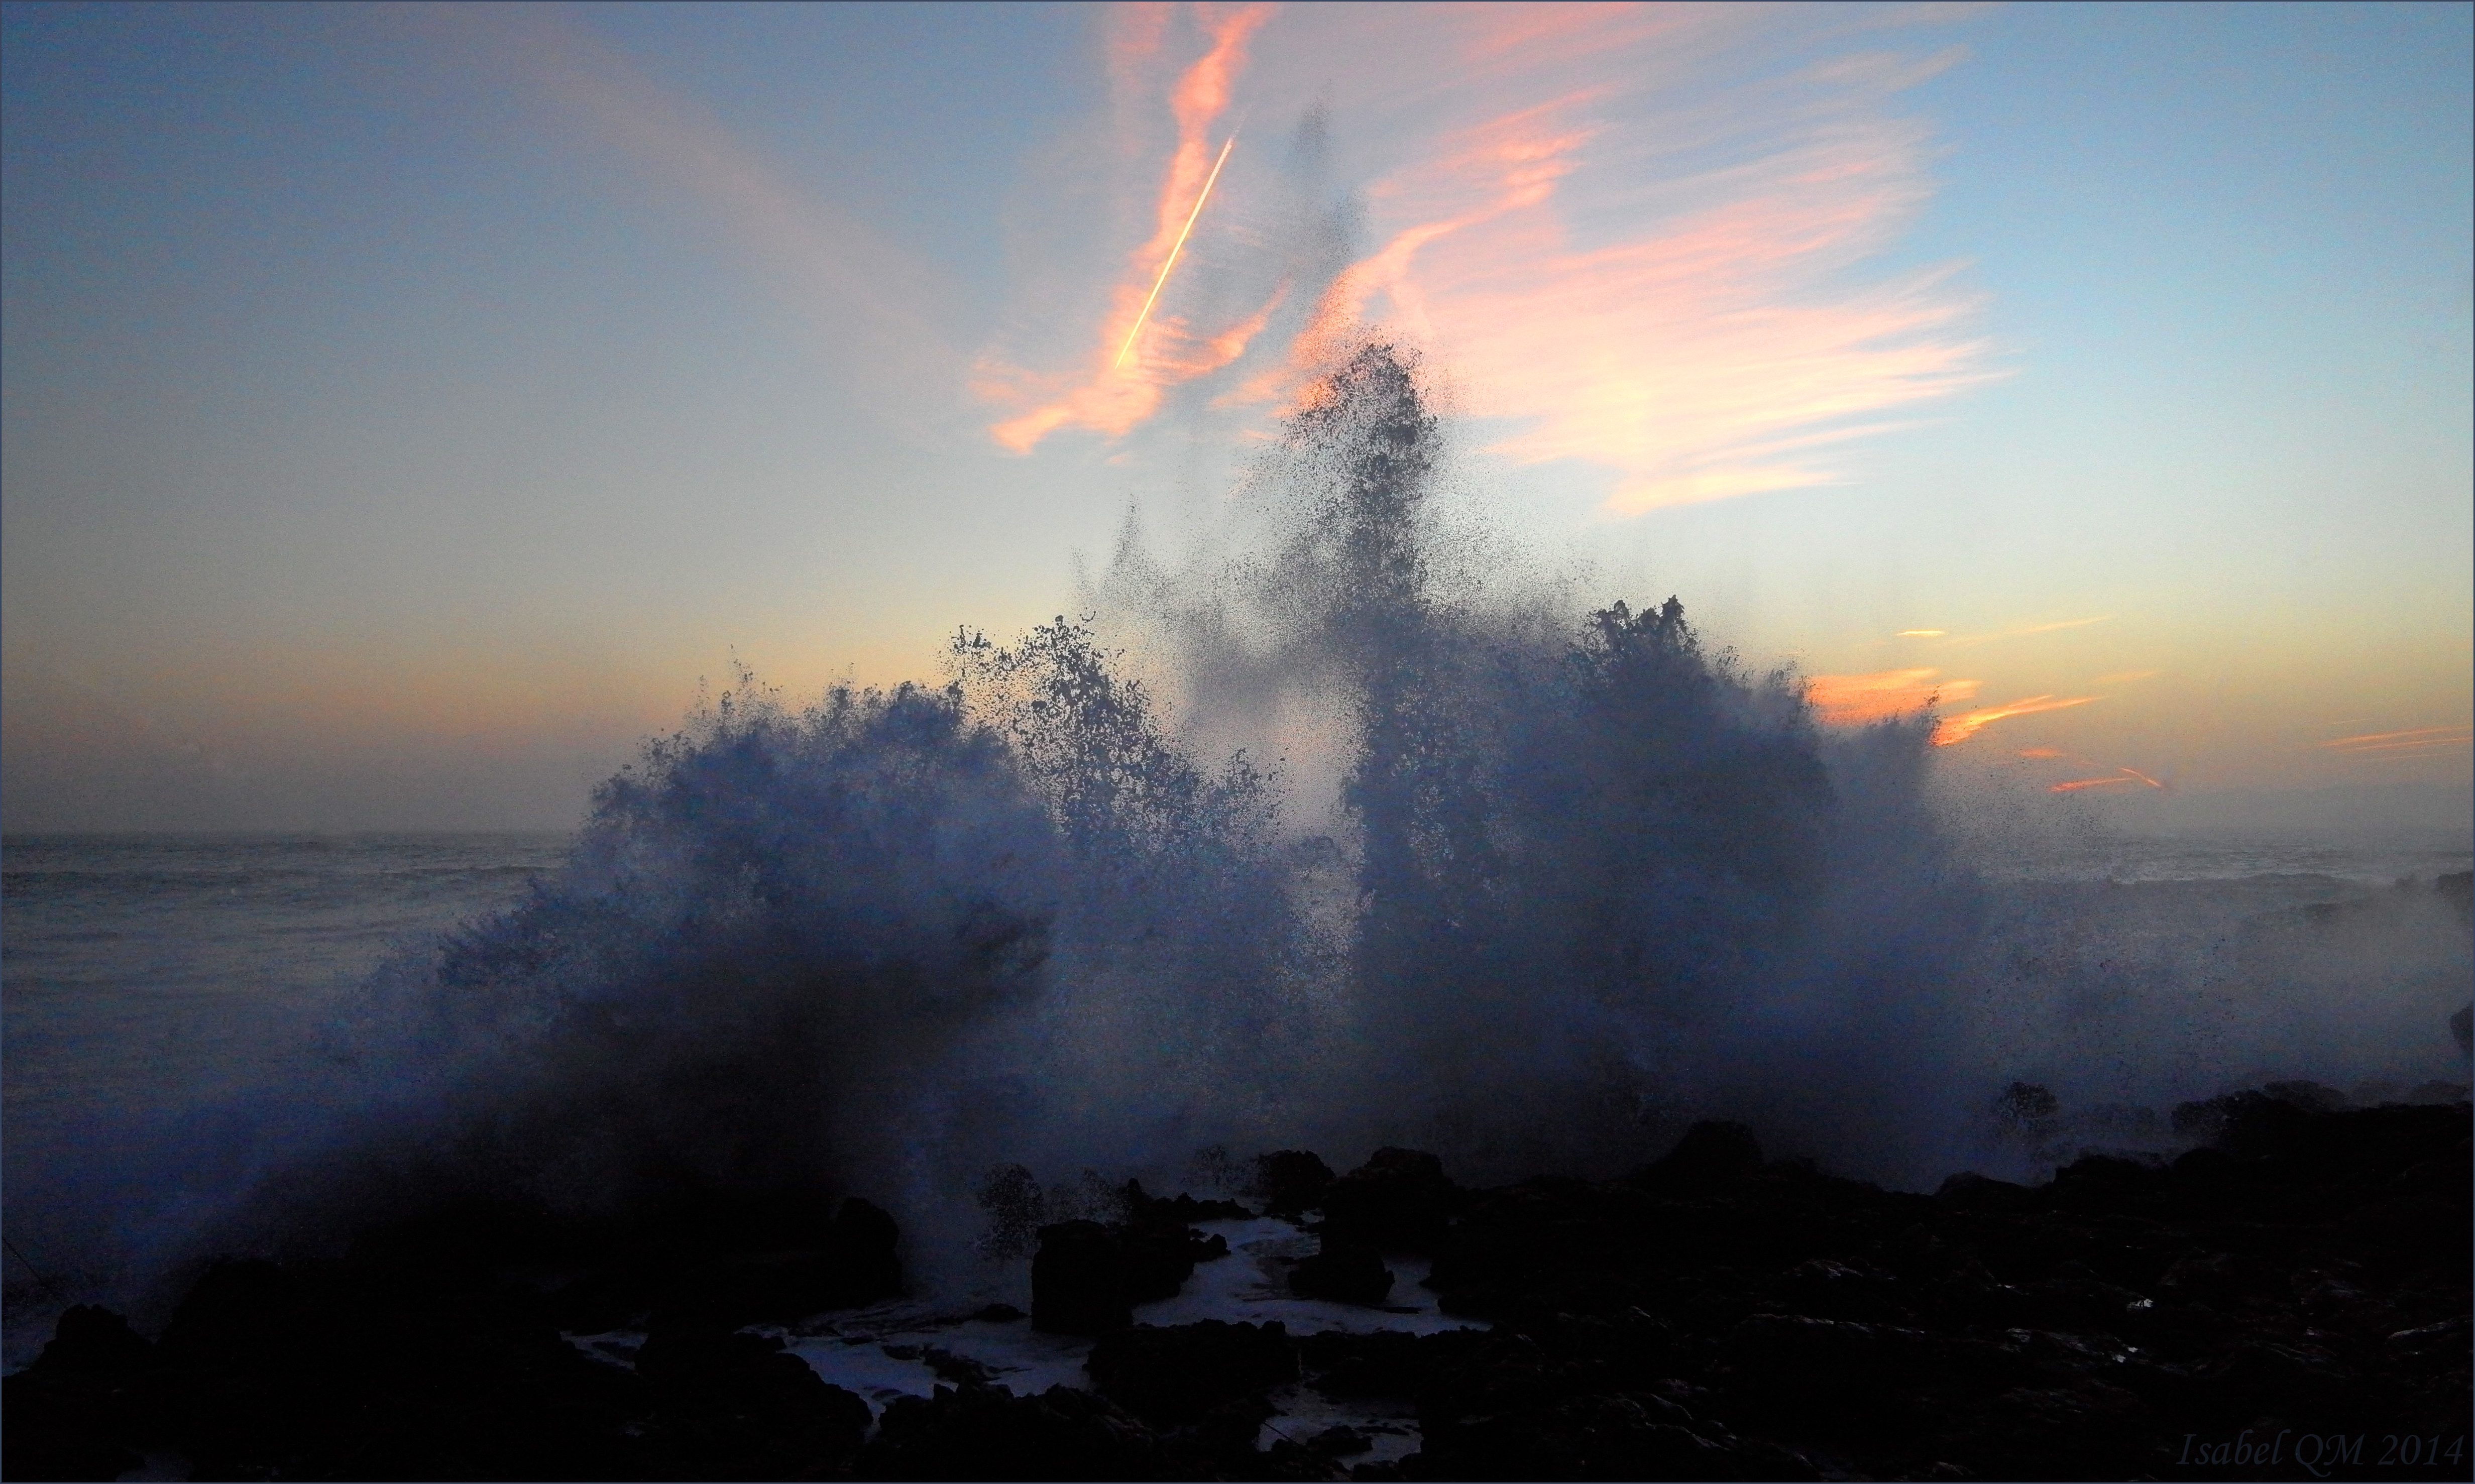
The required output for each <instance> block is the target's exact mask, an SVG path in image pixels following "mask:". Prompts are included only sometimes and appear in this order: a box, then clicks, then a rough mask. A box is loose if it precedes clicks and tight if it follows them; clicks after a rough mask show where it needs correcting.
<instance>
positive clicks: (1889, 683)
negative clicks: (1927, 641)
mask: <svg viewBox="0 0 2475 1484" xmlns="http://www.w3.org/2000/svg"><path fill="white" fill-rule="evenodd" d="M1936 673H1937V671H1934V670H1930V669H1886V670H1880V671H1877V672H1875V673H1874V674H1870V675H1816V676H1814V677H1813V680H1812V682H1811V683H1810V684H1809V685H1807V686H1806V687H1805V692H1804V698H1805V700H1806V701H1807V702H1808V703H1809V704H1810V705H1811V706H1812V707H1813V709H1814V711H1815V712H1816V713H1818V714H1819V715H1820V716H1821V718H1822V719H1823V720H1825V721H1826V722H1829V723H1830V724H1832V725H1834V726H1861V725H1863V724H1865V723H1867V722H1871V721H1886V720H1889V719H1890V718H1894V717H1907V716H1914V715H1915V714H1917V713H1918V712H1920V711H1923V710H1924V709H1925V708H1926V707H1927V706H1930V705H1932V704H1934V702H1935V701H1937V700H1953V701H1964V700H1967V699H1968V698H1970V697H1971V696H1973V695H1974V694H1975V693H1976V686H1977V683H1976V682H1975V681H1973V680H1945V681H1941V682H1939V683H1937V682H1936V681H1935V680H1934V678H1933V677H1934V675H1935V674H1936Z"/></svg>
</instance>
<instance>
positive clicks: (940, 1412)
mask: <svg viewBox="0 0 2475 1484" xmlns="http://www.w3.org/2000/svg"><path fill="white" fill-rule="evenodd" d="M1166 1461H1167V1455H1166V1450H1165V1449H1164V1447H1163V1446H1162V1442H1161V1439H1160V1438H1159V1436H1158V1435H1157V1434H1155V1433H1154V1432H1153V1431H1152V1430H1151V1429H1150V1428H1148V1427H1145V1426H1144V1425H1143V1424H1142V1423H1139V1422H1138V1421H1136V1420H1135V1419H1134V1418H1132V1417H1129V1416H1128V1415H1126V1413H1125V1412H1123V1411H1121V1410H1120V1409H1119V1408H1118V1407H1116V1406H1115V1404H1113V1403H1111V1402H1110V1401H1109V1400H1108V1399H1105V1398H1102V1397H1096V1396H1093V1395H1092V1394H1090V1393H1089V1392H1083V1391H1076V1390H1074V1389H1072V1388H1070V1387H1066V1386H1052V1387H1050V1388H1049V1389H1048V1390H1047V1391H1045V1392H1043V1393H1041V1395H1039V1396H1037V1397H1016V1396H1013V1395H1011V1394H1009V1393H1007V1392H1005V1391H1003V1390H1001V1389H992V1388H988V1387H976V1386H966V1387H961V1388H948V1387H943V1386H940V1387H938V1388H937V1390H936V1394H935V1395H934V1396H933V1397H928V1398H919V1397H898V1398H895V1399H894V1400H893V1401H892V1402H890V1403H888V1404H887V1406H886V1409H885V1415H884V1416H883V1418H881V1419H880V1420H879V1423H878V1427H877V1435H876V1438H875V1439H874V1441H872V1442H870V1444H869V1445H868V1448H867V1449H866V1451H865V1452H863V1453H862V1454H861V1455H860V1459H859V1463H858V1467H857V1468H856V1469H855V1470H854V1471H853V1472H854V1474H855V1475H856V1476H857V1477H859V1478H863V1479H1025V1480H1031V1479H1042V1480H1044V1479H1093V1480H1099V1479H1112V1480H1114V1479H1159V1478H1166V1477H1169V1476H1170V1472H1169V1470H1168V1469H1167V1467H1166Z"/></svg>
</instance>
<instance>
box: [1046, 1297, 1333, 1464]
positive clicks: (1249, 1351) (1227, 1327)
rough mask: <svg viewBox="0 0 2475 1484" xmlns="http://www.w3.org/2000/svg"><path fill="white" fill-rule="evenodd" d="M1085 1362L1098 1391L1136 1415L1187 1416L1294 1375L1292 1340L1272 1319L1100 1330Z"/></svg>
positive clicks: (1190, 1419)
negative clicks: (1263, 1322) (1106, 1332)
mask: <svg viewBox="0 0 2475 1484" xmlns="http://www.w3.org/2000/svg"><path fill="white" fill-rule="evenodd" d="M1084 1369H1085V1370H1087V1371H1089V1372H1090V1374H1091V1379H1092V1380H1093V1381H1094V1382H1095V1383H1097V1385H1098V1387H1099V1390H1100V1394H1101V1395H1102V1396H1105V1397H1107V1398H1109V1399H1111V1400H1113V1401H1115V1402H1117V1403H1118V1404H1119V1405H1121V1406H1124V1407H1125V1408H1126V1409H1127V1410H1129V1411H1131V1412H1134V1413H1136V1414H1137V1415H1138V1416H1140V1417H1143V1418H1145V1419H1148V1420H1149V1421H1152V1422H1154V1423H1194V1422H1197V1421H1199V1420H1201V1419H1203V1418H1204V1417H1206V1416H1207V1415H1208V1414H1211V1413H1213V1412H1214V1411H1215V1410H1217V1409H1219V1408H1221V1407H1223V1406H1225V1405H1227V1404H1228V1403H1231V1402H1234V1401H1240V1400H1244V1399H1249V1398H1255V1397H1260V1396H1261V1395H1262V1393H1264V1392H1265V1391H1268V1390H1269V1389H1271V1388H1272V1387H1275V1386H1285V1385H1287V1384H1288V1383H1289V1382H1291V1381H1294V1380H1296V1379H1297V1378H1298V1376H1299V1368H1298V1347H1297V1343H1296V1342H1295V1341H1293V1340H1291V1339H1290V1338H1289V1334H1288V1331H1287V1328H1285V1327H1284V1326H1282V1325H1281V1324H1280V1323H1279V1322H1278V1321H1274V1322H1273V1323H1271V1324H1267V1325H1245V1324H1239V1325H1232V1324H1224V1323H1222V1322H1221V1321H1219V1320H1205V1321H1203V1322H1202V1323H1200V1324H1192V1325H1178V1326H1171V1327H1167V1328H1159V1327H1155V1326H1150V1325H1144V1326H1139V1327H1137V1328H1133V1329H1121V1330H1118V1331H1116V1332H1115V1333H1114V1334H1109V1335H1104V1336H1102V1337H1101V1340H1100V1343H1099V1344H1097V1345H1095V1346H1093V1347H1092V1348H1091V1354H1090V1358H1088V1359H1087V1360H1085V1362H1084ZM1266 1415H1268V1413H1267V1414H1266ZM1259 1421H1260V1419H1259ZM1248 1436H1252V1432H1251V1429H1250V1431H1249V1433H1248Z"/></svg>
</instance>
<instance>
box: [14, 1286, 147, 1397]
mask: <svg viewBox="0 0 2475 1484" xmlns="http://www.w3.org/2000/svg"><path fill="white" fill-rule="evenodd" d="M154 1359H155V1347H154V1346H153V1345H150V1344H148V1343H147V1342H146V1341H145V1340H144V1339H143V1338H141V1337H140V1336H139V1335H138V1333H137V1331H135V1330H134V1329H132V1328H130V1327H129V1321H128V1320H126V1319H123V1318H122V1317H121V1316H119V1315H118V1314H115V1313H113V1312H112V1311H111V1310H110V1309H107V1308H103V1307H100V1306H98V1305H95V1304H91V1303H78V1304H72V1305H70V1306H69V1309H68V1311H67V1312H66V1313H64V1314H62V1315H61V1319H60V1324H59V1325H58V1326H56V1327H55V1328H54V1329H53V1331H52V1338H51V1339H50V1340H49V1341H48V1342H46V1343H45V1344H44V1346H43V1352H42V1353H41V1354H40V1355H37V1356H36V1357H35V1363H34V1364H33V1365H32V1366H30V1367H28V1368H27V1369H28V1370H30V1371H32V1372H34V1373H35V1374H36V1375H43V1376H53V1377H74V1378H77V1379H81V1380H97V1381H121V1380H127V1379H128V1378H130V1377H131V1376H134V1375H137V1374H138V1373H139V1372H141V1371H144V1370H145V1369H147V1367H148V1366H149V1365H151V1364H152V1363H153V1362H154Z"/></svg>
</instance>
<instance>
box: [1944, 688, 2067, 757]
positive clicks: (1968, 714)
mask: <svg viewBox="0 0 2475 1484" xmlns="http://www.w3.org/2000/svg"><path fill="white" fill-rule="evenodd" d="M2102 698H2103V697H2101V696H2095V695H2074V696H2071V697H2069V698H2065V697H2061V696H2053V695H2032V696H2029V697H2028V698H2027V699H2026V700H2020V701H2013V702H2011V703H2010V704H2008V705H2004V706H1988V707H1986V708H1985V709H1984V710H1982V711H1963V712H1961V713H1960V714H1959V715H1958V716H1955V717H1946V718H1943V722H1942V725H1940V726H1938V727H1936V728H1934V734H1933V744H1934V745H1935V746H1937V747H1948V746H1949V745H1951V744H1952V743H1953V742H1966V741H1968V740H1969V739H1970V738H1972V737H1973V736H1975V735H1976V734H1977V733H1978V732H1980V731H1982V730H1984V729H1985V728H1986V727H1989V726H1991V725H1993V724H1994V723H1995V722H1997V721H2000V720H2003V719H2004V718H2009V717H2028V716H2034V715H2036V714H2037V713H2039V712H2041V711H2061V710H2063V709H2064V708H2066V707H2070V706H2085V705H2087V704H2088V703H2089V702H2091V701H2094V700H2100V699H2102Z"/></svg>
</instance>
